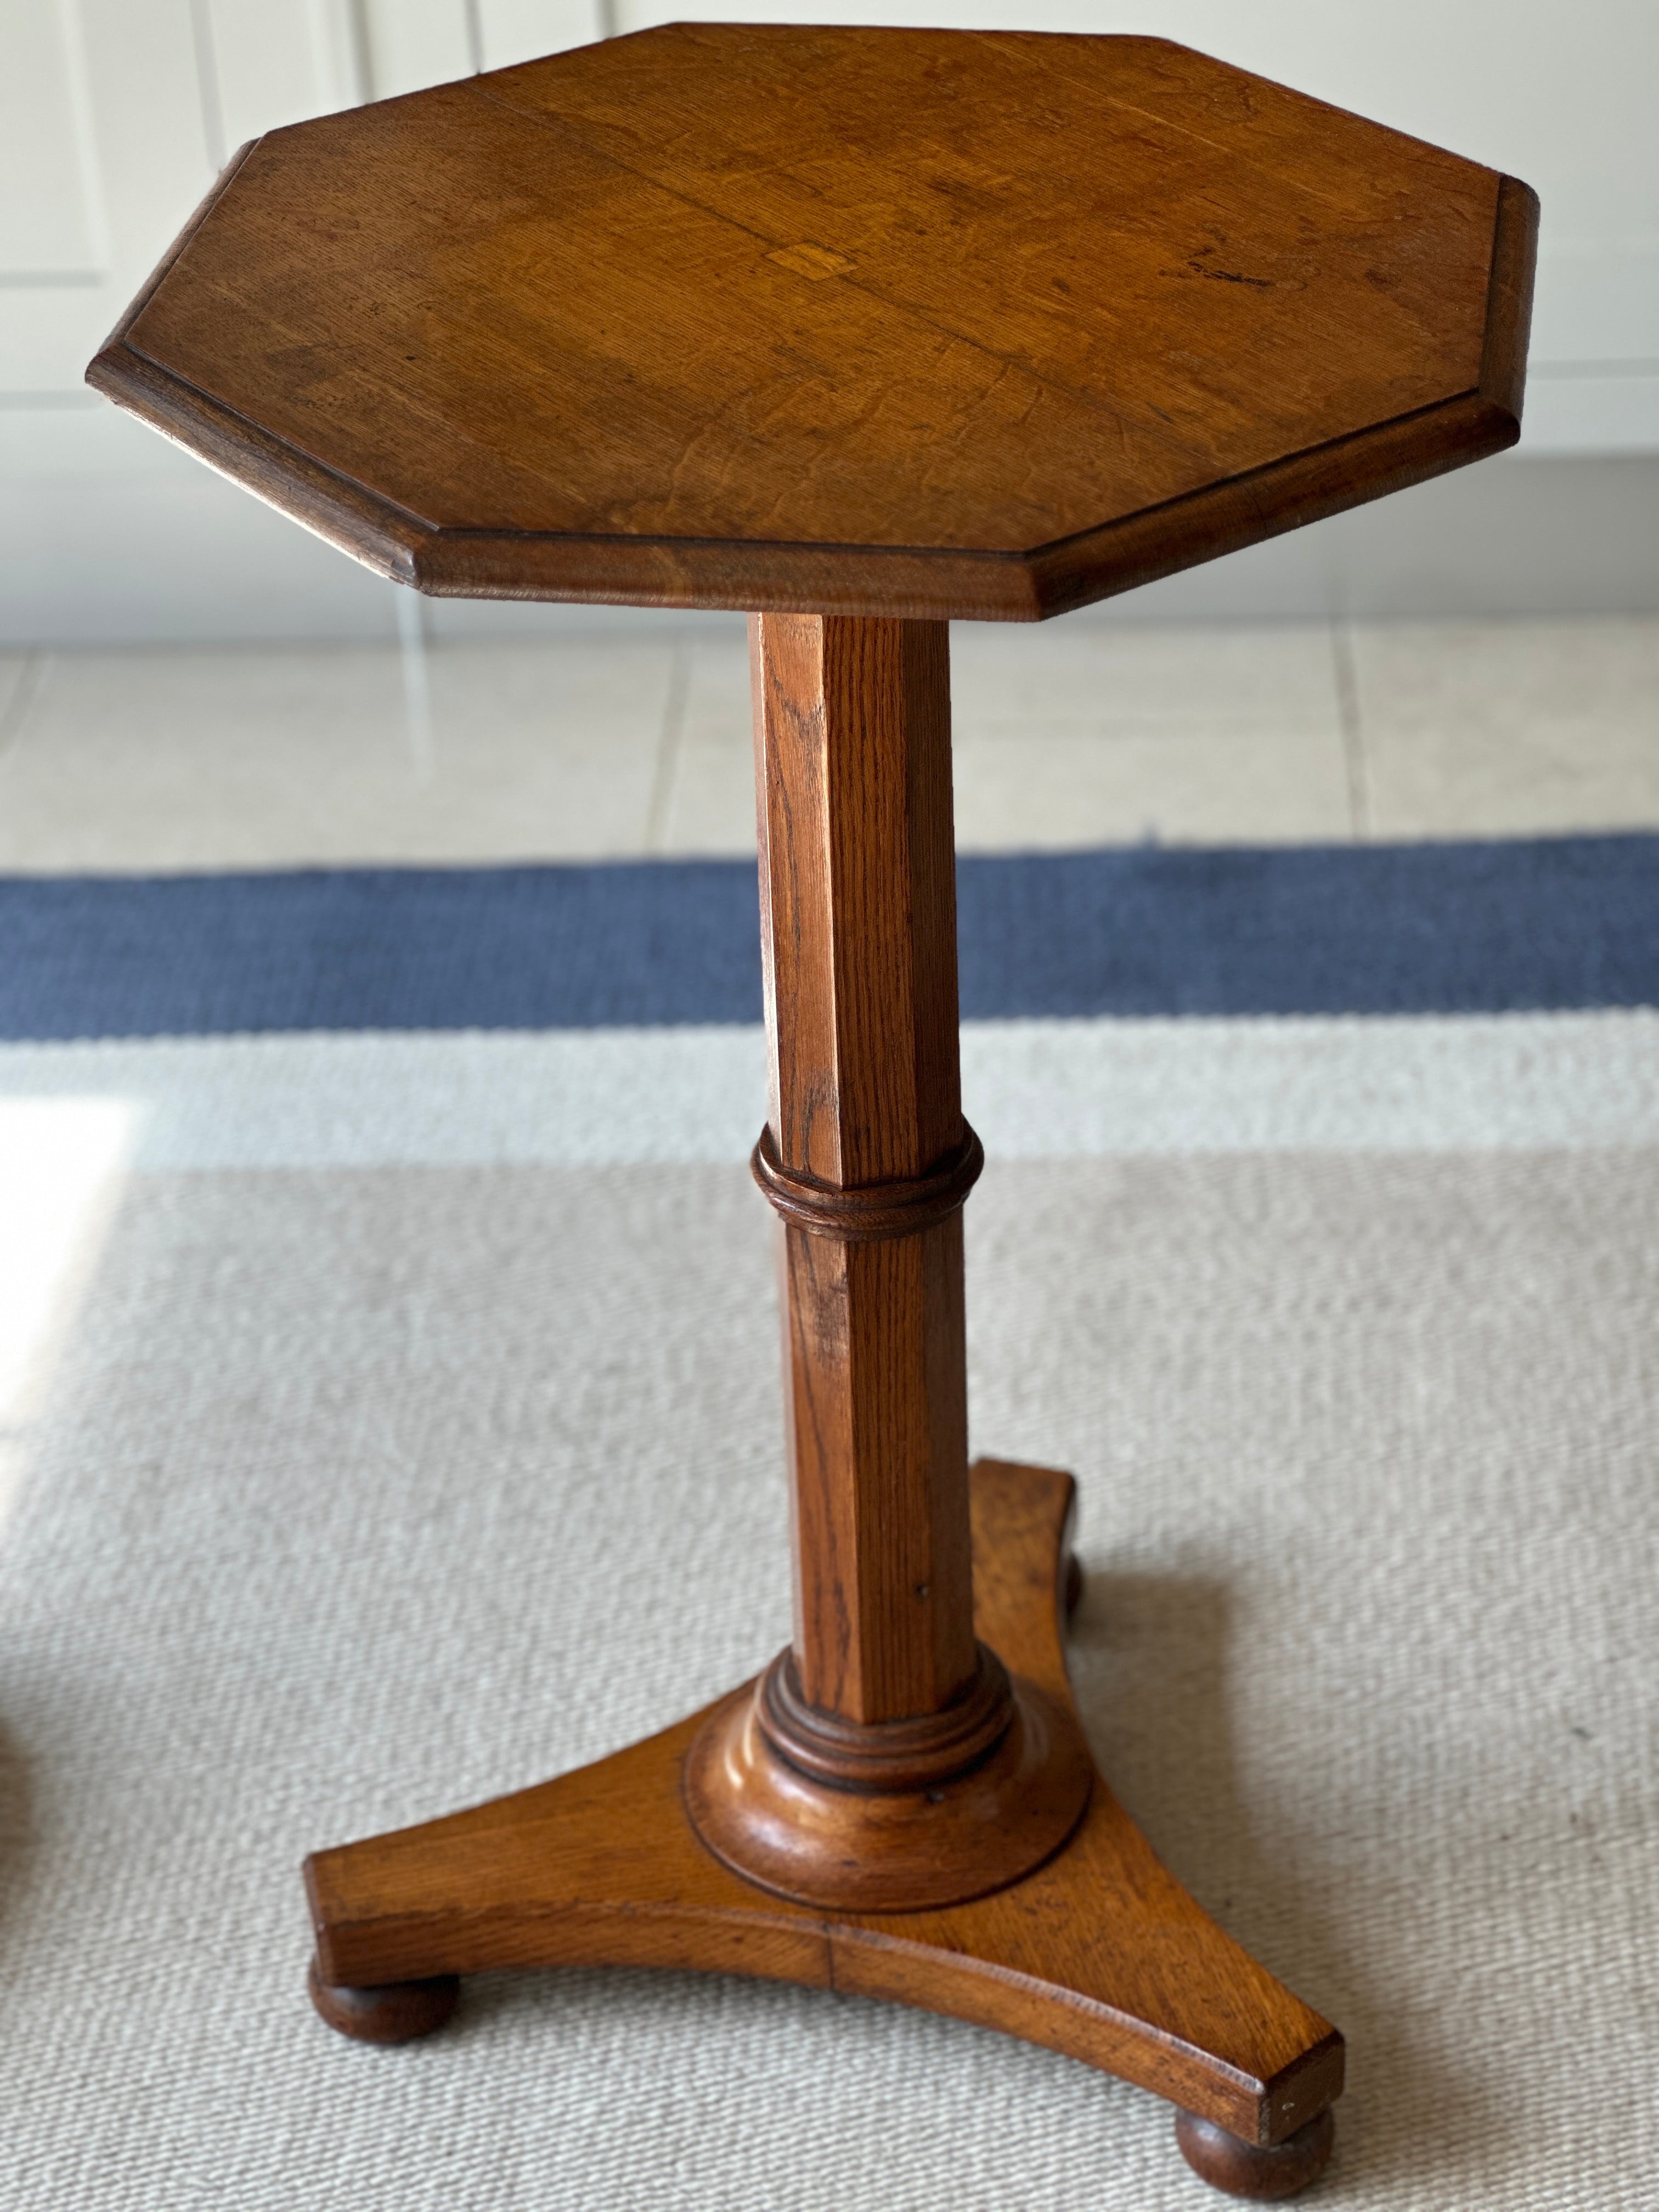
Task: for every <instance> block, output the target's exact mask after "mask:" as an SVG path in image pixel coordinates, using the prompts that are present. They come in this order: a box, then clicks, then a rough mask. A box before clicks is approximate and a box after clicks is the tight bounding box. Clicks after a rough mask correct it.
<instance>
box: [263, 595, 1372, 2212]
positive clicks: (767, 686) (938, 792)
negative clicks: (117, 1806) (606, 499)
mask: <svg viewBox="0 0 1659 2212" xmlns="http://www.w3.org/2000/svg"><path fill="white" fill-rule="evenodd" d="M947 637H948V633H947V631H946V629H945V625H944V624H943V623H913V622H902V621H896V620H886V619H878V618H873V617H872V618H856V619H854V618H850V617H848V618H843V617H819V616H765V617H757V618H756V622H755V624H754V632H753V641H754V662H755V673H756V683H755V692H756V750H757V771H758V783H759V792H760V816H761V898H762V919H763V942H764V950H765V975H766V987H767V1024H768V1033H769V1044H770V1049H771V1074H772V1084H771V1100H770V1108H769V1118H768V1122H767V1127H766V1129H765V1130H764V1132H763V1134H762V1137H761V1140H760V1143H759V1144H758V1145H757V1147H756V1153H755V1161H754V1166H755V1172H756V1176H757V1180H758V1181H759V1182H760V1183H761V1186H762V1188H763V1190H764V1191H765V1193H766V1194H767V1196H768V1198H769V1200H771V1202H772V1204H773V1206H775V1209H776V1210H777V1212H778V1213H779V1215H780V1217H781V1229H780V1232H779V1236H780V1249H781V1287H782V1306H783V1316H784V1368H785V1377H786V1390H785V1402H786V1407H787V1446H788V1455H789V1464H790V1474H791V1486H792V1498H793V1551H794V1564H795V1624H794V1636H793V1642H792V1644H791V1645H790V1647H789V1648H788V1650H786V1651H784V1652H782V1653H781V1654H779V1656H778V1657H777V1658H776V1659H775V1660H774V1662H772V1664H771V1666H770V1667H769V1668H768V1669H767V1670H766V1672H765V1673H764V1674H762V1675H761V1676H760V1677H759V1678H758V1679H757V1680H756V1681H753V1682H749V1683H745V1684H744V1685H743V1686H741V1687H739V1688H738V1689H737V1690H734V1691H733V1692H732V1693H731V1694H730V1695H729V1696H728V1697H726V1698H724V1699H721V1700H720V1701H719V1702H718V1703H717V1704H716V1705H714V1706H712V1707H709V1708H708V1710H706V1711H702V1712H699V1713H693V1714H691V1715H690V1716H689V1717H688V1718H687V1719H685V1720H684V1721H682V1722H680V1723H677V1724H676V1725H675V1726H674V1727H673V1728H671V1729H666V1730H665V1731H664V1733H663V1734H662V1735H658V1736H654V1737H653V1738H651V1739H650V1740H649V1741H647V1742H645V1743H641V1744H636V1745H635V1746H634V1747H632V1748H631V1749H629V1750H627V1751H623V1752H619V1753H616V1754H614V1755H613V1756H612V1757H611V1758H609V1759H604V1760H602V1761H600V1762H599V1764H598V1765H595V1766H591V1767H586V1768H584V1769H581V1770H580V1771H578V1772H575V1773H574V1774H569V1775H566V1776H563V1777H562V1778H559V1779H557V1780H556V1781H552V1782H549V1783H544V1784H540V1785H539V1786H538V1787H537V1788H535V1789H532V1790H521V1791H519V1792H517V1793H516V1794H515V1795H513V1796H509V1797H505V1798H500V1799H497V1800H495V1802H492V1803H489V1804H487V1805H483V1806H478V1807H477V1808H473V1809H472V1810H471V1811H469V1812H465V1813H459V1814H451V1815H449V1816H448V1817H447V1818H446V1819H441V1820H433V1821H428V1822H426V1823H424V1824H423V1825H422V1826H419V1827H415V1828H409V1829H404V1830H402V1831H399V1832H397V1833H395V1834H392V1835H388V1836H380V1837H376V1838H372V1839H370V1840H369V1841H367V1842H364V1843H359V1844H348V1845H346V1846H344V1847H343V1848H341V1849H337V1850H329V1851H323V1852H319V1854H318V1855H317V1856H316V1857H313V1858H312V1859H310V1860H308V1861H307V1867H306V1878H307V1887H308V1891H309V1894H310V1899H311V1906H312V1917H313V1927H314V1929H315V1934H316V1942H317V1954H316V1959H315V1961H314V1962H313V1970H312V1994H313V2000H314V2002H316V2004H317V2006H318V2008H319V2011H320V2012H321V2013H322V2015H323V2016H324V2017H325V2019H326V2020H327V2021H329V2022H330V2023H331V2025H332V2026H333V2027H337V2028H338V2029H340V2030H341V2031H342V2032H343V2033H346V2034H349V2035H352V2036H356V2037H357V2038H359V2039H363V2040H368V2041H379V2042H398V2041H403V2040H405V2039H408V2038H409V2037H410V2036H413V2035H418V2034H421V2033H426V2032H428V2030H430V2029H432V2028H434V2027H437V2026H439V2025H441V2022H442V2021H444V2020H445V2019H447V2017H448V2015H449V2014H450V2012H451V2011H452V2010H453V2007H454V2004H455V2002H456V1996H457V1990H458V1979H457V1978H458V1977H459V1976H460V1975H463V1974H466V1973H471V1972H479V1971H482V1970H483V1969H485V1968H490V1967H499V1966H559V1965H596V1964H615V1965H629V1966H653V1965H654V1966H677V1967H688V1966H689V1967H706V1968H710V1969H714V1970H721V1971H726V1972H737V1973H747V1974H758V1975H766V1976H770V1977H773V1978H778V1979H782V1980H789V1981H797V1982H803V1983H806V1984H811V1985H813V1986H817V1987H824V1988H835V1989H838V1990H858V1991H860V1992H861V1993H862V1994H865V1995H867V1996H885V1997H890V1998H892V1999H895V2000H896V2001H898V2002H904V2003H909V2004H915V2005H921V2006H925V2007H927V2008H931V2009H933V2010H934V2011H939V2012H945V2013H950V2014H953V2015H956V2016H957V2017H959V2018H962V2019H964V2020H969V2021H977V2022H979V2023H980V2024H981V2025H983V2026H986V2027H999V2028H1001V2029H1004V2030H1006V2032H1007V2033H1011V2034H1015V2035H1018V2036H1022V2037H1024V2038H1026V2039H1029V2040H1030V2041H1033V2042H1036V2043H1042V2044H1046V2045H1048V2046H1049V2047H1050V2048H1052V2049H1054V2050H1056V2051H1063V2052H1065V2053H1066V2054H1068V2055H1069V2056H1071V2057H1075V2058H1079V2059H1081V2060H1083V2061H1084V2062H1085V2063H1088V2064H1091V2065H1094V2066H1097V2067H1099V2068H1101V2069H1103V2070H1105V2071H1108V2072H1110V2073H1114V2074H1117V2075H1121V2076H1123V2077H1124V2078H1125V2079H1127V2080H1128V2081H1134V2082H1138V2083H1139V2084H1140V2085H1141V2086H1143V2087H1146V2088H1149V2089H1152V2090H1154V2091H1156V2092H1157V2093H1158V2094H1160V2095H1162V2096H1164V2097H1167V2098H1169V2099H1170V2100H1171V2101H1173V2102H1174V2103H1175V2104H1176V2106H1178V2107H1179V2108H1181V2118H1180V2125H1179V2127H1178V2129H1177V2138H1178V2141H1179V2142H1180V2144H1181V2148H1182V2152H1183V2154H1185V2156H1186V2157H1187V2159H1188V2162H1189V2163H1190V2164H1191V2165H1192V2166H1194V2169H1195V2170H1196V2171H1197V2172H1200V2173H1201V2174H1202V2175H1203V2176H1204V2177H1205V2179H1207V2180H1210V2181H1212V2182H1213V2183H1214V2184H1215V2185H1217V2186H1218V2187H1220V2188H1223V2189H1225V2190H1228V2191H1231V2192H1233V2193H1235V2194H1242V2195H1246V2196H1251V2197H1259V2198H1267V2197H1284V2196H1288V2195H1290V2194H1292V2193H1293V2192H1294V2191H1296V2190H1297V2189H1299V2188H1301V2187H1302V2186H1304V2185H1305V2184H1306V2183H1307V2182H1308V2181H1310V2180H1311V2179H1313V2178H1314V2176H1315V2175H1316V2173H1317V2172H1319V2171H1320V2170H1321V2168H1322V2166H1323V2165H1324V2163H1325V2161H1326V2160H1327V2158H1328V2155H1329V2151H1330V2145H1331V2121H1330V2113H1329V2110H1328V2108H1329V2106H1330V2104H1331V2101H1332V2100H1333V2099H1334V2097H1335V2096H1336V2094H1337V2093H1338V2092H1339V2090H1340V2087H1341V2081H1342V2057H1343V2052H1342V2039H1341V2037H1340V2035H1339V2034H1337V2033H1336V2032H1335V2030H1334V2029H1333V2028H1332V2027H1330V2026H1329V2024H1328V2022H1327V2021H1323V2020H1322V2019H1321V2018H1320V2017H1319V2015H1317V2014H1316V2013H1315V2012H1313V2011H1311V2010H1310V2008H1308V2007H1307V2006H1305V2005H1304V2004H1302V2003H1301V2002H1299V2000H1297V1998H1296V1997H1294V1996H1291V1993H1290V1992H1289V1991H1288V1990H1285V1989H1284V1988H1282V1987H1281V1986H1280V1984H1278V1983H1277V1982H1275V1981H1274V1980H1273V1978H1272V1976H1271V1975H1269V1974H1268V1973H1267V1972H1266V1971H1265V1969H1264V1968H1262V1967H1261V1966H1258V1965H1257V1964H1256V1963H1255V1960H1252V1959H1250V1958H1249V1956H1248V1955H1247V1954H1245V1953H1244V1952H1243V1951H1242V1950H1241V1949H1240V1948H1238V1946H1237V1944H1236V1943H1234V1942H1232V1940H1231V1937H1229V1936H1226V1935H1225V1934H1224V1932H1223V1931H1222V1930H1221V1929H1219V1928H1218V1927H1217V1926H1216V1925H1215V1924H1214V1923H1213V1922H1212V1921H1211V1920H1209V1919H1208V1918H1207V1917H1206V1916H1205V1915H1204V1914H1203V1913H1202V1912H1201V1911H1200V1910H1199V1908H1198V1906H1197V1905H1195V1904H1194V1901H1193V1900H1192V1899H1191V1898H1189V1897H1188V1895H1187V1894H1186V1893H1185V1892H1184V1891H1183V1890H1182V1888H1181V1887H1180V1886H1179V1884H1178V1883H1176V1881H1174V1880H1173V1878H1172V1877H1171V1876H1170V1875H1169V1874H1168V1873H1167V1872H1166V1871H1165V1870H1164V1868H1163V1867H1162V1866H1160V1865H1159V1863H1158V1861H1157V1859H1156V1858H1155V1857H1153V1855H1152V1851H1151V1850H1150V1849H1149V1848H1148V1846H1147V1844H1146V1842H1145V1840H1144V1838H1142V1837H1141V1836H1140V1834H1139V1832H1138V1831H1137V1830H1136V1828H1135V1827H1134V1826H1133V1823H1132V1822H1131V1821H1130V1820H1128V1819H1127V1817H1126V1815H1125V1814H1124V1813H1123V1812H1122V1810H1121V1808H1120V1807H1119V1806H1118V1805H1117V1804H1116V1802H1115V1800H1114V1799H1113V1797H1112V1796H1111V1793H1110V1791H1109V1789H1108V1788H1107V1786H1106V1784H1105V1782H1104V1781H1103V1779H1102V1778H1101V1777H1100V1776H1099V1775H1098V1774H1097V1772H1096V1771H1095V1770H1094V1766H1093V1763H1092V1760H1091V1758H1090V1755H1089V1752H1088V1748H1087V1746H1086V1743H1085V1739H1084V1736H1083V1734H1082V1731H1081V1729H1080V1728H1079V1723H1078V1720H1077V1717H1076V1713H1075V1711H1074V1708H1073V1702H1072V1696H1071V1690H1070V1685H1069V1683H1068V1681H1067V1679H1066V1662H1065V1655H1064V1650H1063V1646H1062V1631H1063V1626H1064V1620H1065V1616H1066V1611H1067V1603H1068V1598H1074V1596H1075V1594H1076V1582H1075V1563H1074V1561H1073V1559H1072V1554H1071V1549H1070V1528H1071V1518H1072V1513H1073V1483H1072V1480H1071V1478H1070V1476H1069V1475H1066V1474H1058V1473H1055V1472H1054V1471H1052V1470H1049V1469H1047V1468H1030V1467H1018V1466H1013V1465H1010V1464H1006V1463H1002V1462H980V1463H979V1464H977V1465H976V1466H975V1467H973V1468H969V1464H968V1459H967V1401H966V1382H965V1373H964V1355H963V1272H962V1221H961V1210H960V1209H961V1206H962V1203H963V1199H964V1198H965V1196H966V1195H967V1193H968V1190H969V1188H970V1186H971V1184H972V1182H973V1181H974V1178H975V1176H976V1175H977V1173H978V1171H979V1167H980V1164H981V1162H980V1152H979V1147H978V1143H977V1140H976V1139H975V1138H974V1136H973V1134H972V1132H971V1131H970V1130H969V1129H968V1127H967V1126H966V1124H965V1123H964V1122H963V1117H962V1109H961V1099H960V1091H959V1081H958V1065H957V994H956V931H955V901H954V858H953V853H952V845H951V782H950V702H949V678H948V666H947ZM1172 1755H1174V1753H1173V1752H1172ZM948 2187H949V2183H948V2177H945V2176H941V2178H940V2190H939V2194H940V2197H941V2201H943V2199H944V2198H945V2195H946V2194H947V2191H948Z"/></svg>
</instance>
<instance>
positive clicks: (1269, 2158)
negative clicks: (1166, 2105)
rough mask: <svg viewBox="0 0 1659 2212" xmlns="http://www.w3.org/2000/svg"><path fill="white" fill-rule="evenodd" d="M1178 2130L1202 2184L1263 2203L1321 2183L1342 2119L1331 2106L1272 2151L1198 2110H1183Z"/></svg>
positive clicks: (1178, 2138) (1178, 2117) (1184, 2152)
mask: <svg viewBox="0 0 1659 2212" xmlns="http://www.w3.org/2000/svg"><path fill="white" fill-rule="evenodd" d="M1175 2126H1176V2142H1178V2143H1179V2144H1180V2146H1181V2155H1182V2158H1184V2159H1185V2160H1186V2161H1187V2163H1188V2166H1191V2168H1192V2169H1193V2172H1194V2173H1195V2174H1196V2175H1197V2176H1198V2178H1199V2179H1200V2181H1207V2182H1208V2183H1209V2185H1210V2186H1211V2188H1212V2189H1218V2190H1220V2191H1221V2192H1222V2194H1223V2195H1224V2196H1226V2197H1251V2198H1253V2199H1254V2200H1255V2203H1258V2204H1271V2203H1277V2202H1278V2201H1279V2199H1280V2198H1281V2197H1294V2196H1295V2195H1296V2194H1297V2191H1298V2190H1302V2189H1305V2188H1306V2187H1307V2186H1308V2184H1309V2183H1310V2181H1317V2180H1318V2179H1319V2177H1320V2175H1321V2174H1322V2173H1323V2172H1324V2171H1325V2168H1326V2166H1327V2165H1328V2163H1329V2161H1330V2155H1331V2147H1332V2145H1333V2144H1334V2142H1335V2141H1336V2121H1335V2118H1334V2116H1333V2114H1332V2112H1331V2108H1330V2106H1328V2105H1327V2106H1326V2107H1325V2109H1324V2111H1323V2112H1321V2113H1320V2114H1319V2116H1318V2118H1316V2119H1312V2120H1310V2121H1309V2122H1308V2124H1307V2126H1306V2127H1304V2128H1298V2129H1297V2131H1296V2133H1295V2134H1294V2135H1293V2136H1285V2140H1284V2142H1281V2143H1274V2144H1273V2147H1272V2148H1271V2149H1269V2150H1262V2149H1260V2148H1258V2147H1257V2146H1256V2145H1255V2143H1248V2142H1245V2141H1244V2140H1243V2137H1242V2136H1235V2135H1230V2134H1229V2133H1228V2132H1227V2130H1226V2129H1225V2128H1219V2127H1218V2126H1217V2125H1216V2124H1215V2122H1214V2121H1213V2120H1200V2118H1199V2117H1198V2115H1197V2114H1196V2113H1195V2112H1177V2113H1176V2124H1175Z"/></svg>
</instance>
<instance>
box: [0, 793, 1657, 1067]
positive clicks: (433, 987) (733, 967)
mask: <svg viewBox="0 0 1659 2212" xmlns="http://www.w3.org/2000/svg"><path fill="white" fill-rule="evenodd" d="M958 880H959V886H960V890H959V909H960V937H961V968H962V1011H963V1015H964V1017H966V1018H970V1019H971V1018H980V1019H993V1018H1010V1017H1013V1018H1018V1016H1021V1015H1048V1016H1056V1015H1058V1016H1066V1015H1074V1016H1085V1015H1103V1014H1106V1015H1109V1014H1121V1015H1149V1014H1194V1015H1204V1014H1212V1015H1225V1014H1335V1013H1357V1014H1406V1013H1469V1012H1510V1011H1521V1010H1534V1011H1543V1010H1548V1009H1552V1008H1565V1007H1595V1006H1651V1005H1654V1004H1656V1003H1659V837H1655V836H1609V837H1559V838H1546V839H1534V840H1525V841H1521V840H1517V841H1514V842H1508V841H1506V842H1501V843H1499V842H1493V843H1478V844H1449V843H1448V844H1417V845H1394V846H1300V847H1290V848H1282V847H1281V848H1271V849H1259V850H1257V849H1239V848H1227V849H1212V850H1194V849H1188V848H1152V847H1138V848H1133V849H1128V850H1110V851H1103V852H1090V853H1064V854H991V855H986V854H975V855H970V856H969V857H966V858H964V859H963V860H962V861H961V862H960V864H959V870H958ZM760 1012H761V997H760V981H759V960H758V954H757V921H756V891H755V872H754V866H753V864H752V863H751V862H749V861H745V860H670V861H624V862H618V863H606V864H602V865H590V866H558V867H509V868H456V869H437V868H344V869H327V870H315V871H313V870H306V871H300V872H292V873H286V872H285V873H270V874H258V875H201V876H173V877H159V878H158V877H137V878H135V877H32V878H21V877H13V878H5V879H0V1037H4V1038H8V1039H12V1040H22V1039H40V1040H47V1039H54V1038H71V1037H92V1036H106V1037H119V1036H200V1035H205V1034H212V1033H218V1032H228V1031H260V1030H267V1031H268V1030H448V1029H507V1030H543V1029H589V1028H597V1027H613V1026H614V1027H631V1026H639V1025H647V1026H648V1025H655V1024H674V1023H715V1022H750V1021H757V1020H758V1019H759V1018H760Z"/></svg>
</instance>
